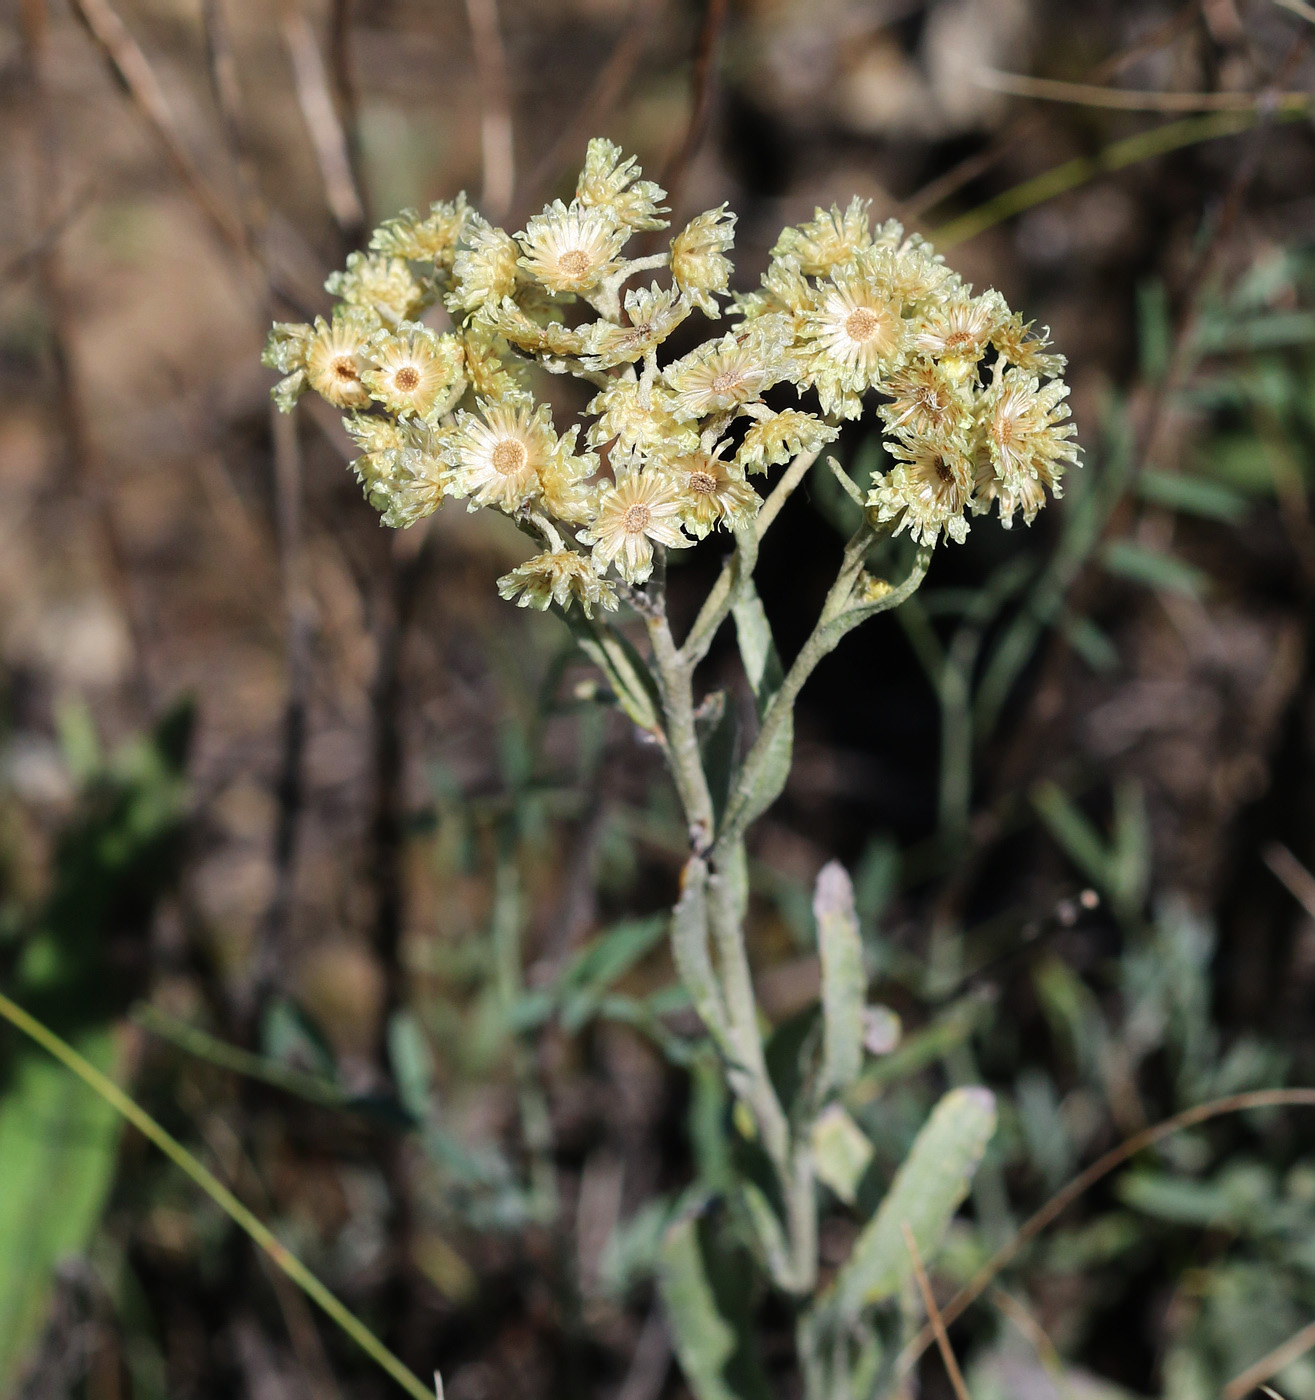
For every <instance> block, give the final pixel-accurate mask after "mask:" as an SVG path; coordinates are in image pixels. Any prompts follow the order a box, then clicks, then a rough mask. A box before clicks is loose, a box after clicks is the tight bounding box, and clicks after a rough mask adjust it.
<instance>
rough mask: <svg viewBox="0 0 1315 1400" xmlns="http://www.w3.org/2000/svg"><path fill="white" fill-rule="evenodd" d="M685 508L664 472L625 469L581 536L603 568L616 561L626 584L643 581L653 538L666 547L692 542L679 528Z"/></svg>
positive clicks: (648, 568)
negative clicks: (591, 548)
mask: <svg viewBox="0 0 1315 1400" xmlns="http://www.w3.org/2000/svg"><path fill="white" fill-rule="evenodd" d="M682 513H683V509H682V505H681V501H680V498H679V497H678V496H677V494H676V488H675V486H674V485H673V484H672V482H671V479H670V478H669V477H668V476H667V475H666V474H665V473H664V472H661V471H632V472H624V473H623V474H622V475H621V476H620V477H618V478H617V481H616V485H614V486H613V487H612V488H611V489H610V490H604V491H603V492H602V493H601V495H600V497H599V502H598V512H597V514H596V515H595V517H594V520H593V523H592V524H591V525H590V526H589V528H588V530H583V531H581V533H580V541H581V543H582V544H591V545H593V547H594V552H593V559H594V567H595V568H596V569H597V570H598V572H599V573H605V572H606V571H607V569H608V568H609V567H610V566H611V565H612V564H615V565H616V569H617V572H618V573H619V574H620V575H621V577H622V578H623V579H625V581H626V582H627V583H643V582H644V580H645V579H647V578H648V576H649V575H650V574H651V573H652V572H653V545H654V544H655V543H657V544H664V545H666V546H667V548H668V549H680V548H683V547H685V546H687V545H688V544H690V543H691V541H689V540H687V539H686V538H685V536H684V535H682V534H681V532H680V518H681V515H682Z"/></svg>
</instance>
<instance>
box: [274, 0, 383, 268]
mask: <svg viewBox="0 0 1315 1400" xmlns="http://www.w3.org/2000/svg"><path fill="white" fill-rule="evenodd" d="M282 29H283V42H284V43H285V44H286V45H287V49H288V57H289V58H290V59H291V60H292V76H293V81H294V83H295V85H296V89H297V102H298V104H299V105H300V107H301V114H302V117H303V119H304V120H305V122H306V130H307V131H308V132H309V134H310V139H311V145H312V146H314V148H315V161H316V164H317V165H318V166H319V170H320V179H321V180H322V181H323V182H324V197H325V200H326V202H327V203H328V206H329V212H330V213H331V214H332V215H333V218H334V222H335V223H336V224H337V225H338V227H339V228H340V229H341V230H342V233H343V236H344V237H345V238H346V239H348V240H349V241H355V239H356V237H357V235H358V234H359V233H360V231H361V228H362V226H363V225H364V223H365V206H364V204H363V203H362V201H361V196H360V192H359V191H358V190H357V188H356V179H355V176H354V175H353V174H352V162H351V153H350V149H349V147H348V143H347V133H346V132H345V131H344V130H343V125H342V122H340V121H339V120H338V111H337V108H336V107H334V105H333V94H332V92H331V91H330V90H329V74H328V71H327V70H326V68H325V66H324V59H323V57H322V56H321V54H320V46H319V44H318V43H316V41H315V31H314V30H313V29H312V28H311V24H310V20H308V19H307V18H306V15H305V13H304V11H303V10H302V9H301V6H300V5H298V4H297V3H295V0H292V3H289V4H286V5H284V7H283V16H282Z"/></svg>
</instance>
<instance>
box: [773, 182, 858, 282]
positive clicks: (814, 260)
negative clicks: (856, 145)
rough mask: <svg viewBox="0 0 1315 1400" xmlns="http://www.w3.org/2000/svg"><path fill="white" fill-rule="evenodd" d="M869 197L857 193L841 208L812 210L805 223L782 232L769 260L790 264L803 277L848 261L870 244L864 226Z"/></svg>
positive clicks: (835, 206) (824, 274) (824, 273)
mask: <svg viewBox="0 0 1315 1400" xmlns="http://www.w3.org/2000/svg"><path fill="white" fill-rule="evenodd" d="M869 204H870V201H869V200H866V199H859V197H858V196H857V195H855V196H854V198H853V199H851V200H850V201H849V205H848V207H847V208H845V209H840V208H839V207H838V206H837V205H834V204H833V205H832V206H831V208H830V209H829V210H827V211H826V212H823V211H822V210H821V209H815V210H814V211H813V217H812V218H811V219H810V220H809V221H808V222H807V223H806V224H799V225H797V226H795V227H793V228H787V229H785V230H783V231H782V233H781V236H780V238H778V239H777V240H776V246H775V247H774V248H773V249H772V260H773V261H774V262H775V261H781V262H790V263H793V264H794V266H795V267H797V268H798V269H799V271H800V272H802V273H803V274H804V275H805V276H808V277H825V276H826V274H827V273H828V272H830V271H831V269H832V268H833V267H839V266H840V264H841V263H847V262H852V261H853V260H854V258H855V257H856V256H857V255H858V254H859V253H861V252H863V251H864V250H865V249H868V248H870V247H871V246H872V234H871V232H870V230H869V228H868V206H869Z"/></svg>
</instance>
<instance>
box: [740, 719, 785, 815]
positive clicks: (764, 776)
mask: <svg viewBox="0 0 1315 1400" xmlns="http://www.w3.org/2000/svg"><path fill="white" fill-rule="evenodd" d="M793 759H794V715H793V714H787V715H786V717H785V719H784V721H783V722H782V724H781V727H780V728H779V729H778V730H777V731H776V734H775V736H774V737H773V739H772V743H771V747H770V748H769V749H768V750H767V752H766V754H765V755H764V756H763V762H762V766H761V767H760V768H759V769H758V773H757V781H756V782H755V783H754V785H753V790H752V792H750V793H749V794H748V796H747V800H746V802H745V808H744V816H743V818H742V819H741V822H740V829H741V830H743V829H744V828H745V827H747V826H749V825H750V824H751V823H752V822H754V821H755V820H757V818H758V817H760V816H761V815H762V814H763V813H764V812H765V811H766V810H767V809H768V808H769V807H770V806H771V805H772V803H773V802H775V801H776V799H777V798H778V797H780V795H781V794H782V793H783V792H784V791H785V784H786V782H787V781H788V779H789V777H790V764H791V762H792V761H793Z"/></svg>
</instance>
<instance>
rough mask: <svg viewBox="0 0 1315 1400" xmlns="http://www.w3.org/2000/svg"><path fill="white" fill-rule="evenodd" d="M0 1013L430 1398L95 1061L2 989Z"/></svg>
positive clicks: (394, 1372) (412, 1389) (365, 1347)
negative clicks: (122, 1119) (101, 1070)
mask: <svg viewBox="0 0 1315 1400" xmlns="http://www.w3.org/2000/svg"><path fill="white" fill-rule="evenodd" d="M0 1016H3V1017H4V1019H5V1020H6V1021H8V1022H9V1023H10V1024H11V1025H12V1026H14V1027H15V1028H16V1029H17V1030H20V1031H22V1032H23V1034H24V1035H26V1036H29V1037H30V1038H31V1039H32V1040H34V1041H35V1042H36V1043H37V1044H38V1045H40V1046H41V1048H42V1049H43V1050H46V1051H48V1052H49V1053H50V1054H51V1055H53V1056H54V1057H55V1059H57V1060H58V1061H59V1062H60V1064H62V1065H63V1066H64V1067H65V1068H66V1069H68V1070H71V1071H72V1072H73V1073H74V1074H76V1075H77V1077H78V1078H79V1079H81V1080H82V1082H83V1083H84V1084H86V1085H87V1087H88V1088H90V1089H91V1090H92V1091H93V1092H95V1093H97V1094H99V1095H100V1097H101V1098H102V1099H104V1100H105V1102H106V1103H108V1104H109V1105H110V1106H111V1107H112V1108H113V1109H114V1110H115V1111H116V1112H117V1113H120V1114H121V1115H122V1116H123V1117H124V1118H126V1119H127V1120H128V1122H129V1123H131V1124H132V1125H133V1127H134V1128H136V1129H137V1131H138V1132H139V1133H141V1134H142V1136H143V1137H145V1138H147V1139H148V1140H149V1141H150V1142H152V1143H154V1144H155V1146H156V1147H158V1148H159V1149H160V1151H161V1152H163V1153H164V1155H165V1156H166V1157H168V1158H169V1160H170V1161H171V1162H173V1163H174V1165H175V1166H177V1167H179V1168H180V1169H181V1170H182V1171H183V1172H184V1173H185V1174H186V1175H187V1176H189V1177H191V1179H192V1180H193V1181H194V1182H195V1183H196V1184H197V1185H198V1186H199V1187H200V1188H201V1190H202V1191H204V1192H205V1193H206V1195H207V1196H209V1197H210V1199H211V1200H212V1201H214V1203H215V1204H216V1205H217V1206H218V1207H219V1208H220V1210H222V1211H223V1212H224V1213H225V1215H227V1216H228V1217H229V1219H230V1220H232V1221H233V1223H234V1224H235V1225H237V1226H238V1227H239V1228H240V1229H242V1230H244V1231H245V1232H246V1233H247V1234H248V1235H249V1236H250V1237H251V1239H252V1240H253V1241H254V1242H255V1243H256V1244H257V1245H259V1247H260V1248H261V1249H263V1250H264V1251H265V1253H266V1254H267V1255H268V1256H269V1257H270V1258H271V1259H272V1260H273V1261H274V1263H275V1264H277V1265H278V1267H279V1268H280V1269H282V1270H283V1272H284V1273H285V1274H287V1276H288V1277H289V1278H290V1279H291V1280H292V1281H293V1283H295V1284H296V1285H297V1286H298V1288H300V1289H301V1290H302V1292H303V1293H305V1294H306V1296H307V1297H308V1298H310V1300H311V1301H312V1302H314V1303H317V1304H318V1305H319V1306H320V1307H321V1308H322V1309H323V1310H324V1312H325V1313H327V1314H328V1316H329V1317H330V1318H332V1319H333V1321H334V1322H336V1323H337V1324H338V1326H339V1327H341V1328H342V1330H343V1331H344V1332H345V1333H346V1334H347V1335H348V1336H349V1337H350V1338H351V1339H352V1341H354V1342H355V1343H356V1345H357V1346H359V1347H360V1348H361V1350H362V1351H363V1352H365V1354H366V1355H367V1356H369V1357H370V1359H371V1360H372V1361H374V1362H376V1363H377V1364H378V1365H379V1366H380V1367H382V1368H383V1369H384V1370H385V1371H387V1372H388V1374H389V1375H390V1376H392V1378H393V1379H394V1380H395V1381H396V1382H397V1383H398V1385H400V1386H401V1387H402V1389H403V1390H405V1391H407V1393H408V1394H410V1395H412V1396H414V1397H415V1400H433V1392H432V1391H431V1390H430V1388H429V1387H428V1386H427V1385H425V1383H424V1382H423V1381H422V1380H421V1379H420V1377H419V1376H417V1375H416V1374H415V1372H413V1371H412V1370H411V1369H410V1368H409V1367H408V1366H406V1365H405V1364H404V1363H403V1362H402V1360H401V1359H400V1358H399V1357H397V1356H395V1355H394V1354H393V1353H392V1352H391V1351H389V1350H388V1348H387V1347H386V1346H384V1344H383V1343H382V1342H381V1341H380V1340H379V1338H378V1337H376V1336H375V1335H374V1333H373V1332H371V1331H370V1329H369V1328H368V1327H367V1326H366V1325H365V1324H364V1323H363V1322H362V1321H361V1320H360V1319H359V1318H358V1317H356V1316H355V1315H354V1314H353V1313H352V1312H350V1311H349V1310H348V1309H347V1308H346V1307H345V1306H344V1305H343V1304H342V1303H341V1302H339V1301H338V1299H337V1298H336V1297H334V1295H333V1294H332V1293H331V1292H330V1291H329V1290H328V1289H327V1288H326V1287H325V1286H324V1284H322V1283H321V1282H320V1281H319V1279H317V1278H316V1277H315V1275H314V1274H313V1273H311V1271H310V1270H309V1269H308V1268H307V1267H306V1266H305V1264H303V1263H302V1262H301V1260H300V1259H298V1258H297V1257H296V1255H294V1254H293V1253H292V1252H291V1251H290V1250H289V1249H288V1248H287V1247H286V1246H285V1245H283V1244H282V1243H281V1242H280V1241H279V1240H278V1239H277V1238H276V1236H275V1235H274V1233H273V1232H272V1231H271V1230H270V1229H269V1228H268V1226H266V1225H265V1224H263V1223H262V1222H261V1221H260V1220H259V1219H257V1217H256V1216H255V1215H253V1214H252V1213H251V1211H249V1210H248V1209H247V1208H246V1206H244V1205H243V1204H242V1202H241V1201H239V1200H238V1198H237V1197H236V1196H235V1195H234V1194H233V1193H232V1192H231V1191H230V1190H229V1189H228V1187H227V1186H225V1185H224V1184H223V1182H222V1181H220V1180H219V1179H218V1177H216V1176H215V1175H214V1174H213V1173H212V1172H211V1171H209V1170H208V1169H207V1168H206V1167H205V1166H203V1165H202V1164H201V1163H200V1162H199V1161H198V1160H197V1159H196V1158H195V1157H194V1156H193V1155H192V1154H191V1153H190V1152H189V1151H188V1150H187V1149H186V1148H185V1147H184V1146H183V1145H182V1143H180V1142H179V1141H178V1140H177V1139H176V1138H175V1137H173V1136H172V1135H171V1134H170V1133H168V1132H167V1131H166V1130H165V1129H164V1128H162V1127H161V1126H160V1124H159V1123H157V1122H156V1121H155V1119H154V1118H152V1117H151V1115H150V1114H149V1113H147V1112H146V1110H145V1109H144V1108H142V1107H141V1106H140V1105H139V1104H137V1103H135V1102H134V1101H133V1100H132V1099H130V1098H129V1097H128V1095H127V1094H125V1093H124V1092H123V1090H122V1089H120V1088H119V1086H118V1085H117V1084H116V1083H115V1082H114V1081H113V1080H112V1079H110V1078H108V1077H107V1076H106V1075H104V1074H102V1073H101V1072H100V1070H98V1069H97V1068H96V1067H95V1066H94V1065H92V1064H89V1063H88V1062H87V1061H86V1060H84V1059H83V1057H82V1056H81V1055H79V1054H78V1052H77V1051H76V1050H74V1049H73V1047H72V1046H71V1045H69V1044H67V1043H66V1042H65V1041H63V1040H61V1039H60V1037H59V1036H57V1035H56V1034H55V1033H54V1031H52V1030H49V1029H48V1028H47V1027H46V1026H44V1025H42V1024H41V1022H40V1021H38V1020H36V1019H35V1017H33V1016H30V1015H28V1013H27V1012H26V1011H24V1010H23V1008H22V1007H21V1006H19V1005H18V1004H17V1003H16V1002H13V1001H10V999H9V998H8V997H7V996H5V995H4V993H3V992H0Z"/></svg>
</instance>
